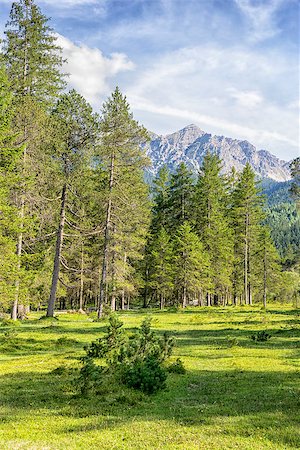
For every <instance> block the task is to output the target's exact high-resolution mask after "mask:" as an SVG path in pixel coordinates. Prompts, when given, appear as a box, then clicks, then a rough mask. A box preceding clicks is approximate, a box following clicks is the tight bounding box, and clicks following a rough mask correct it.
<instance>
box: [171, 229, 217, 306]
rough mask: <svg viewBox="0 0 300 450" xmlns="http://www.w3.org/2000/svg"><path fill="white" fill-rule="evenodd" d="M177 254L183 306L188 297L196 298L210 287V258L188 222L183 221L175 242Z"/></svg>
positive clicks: (178, 277)
mask: <svg viewBox="0 0 300 450" xmlns="http://www.w3.org/2000/svg"><path fill="white" fill-rule="evenodd" d="M174 249H175V256H176V262H175V266H176V278H175V279H176V288H177V289H178V293H179V298H180V299H181V304H182V307H183V308H185V307H186V305H187V301H188V299H191V298H196V297H197V296H199V294H200V293H201V292H202V291H205V290H207V289H209V279H208V271H209V258H208V255H207V253H206V251H205V249H204V247H203V245H202V243H201V242H200V240H199V238H198V236H197V235H196V233H194V232H193V231H192V228H191V225H190V224H189V223H188V222H185V223H183V224H182V225H181V226H180V227H179V229H178V232H177V234H176V237H175V242H174Z"/></svg>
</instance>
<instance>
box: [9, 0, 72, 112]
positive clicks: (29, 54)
mask: <svg viewBox="0 0 300 450" xmlns="http://www.w3.org/2000/svg"><path fill="white" fill-rule="evenodd" d="M48 22H49V19H48V18H47V17H45V16H44V15H43V14H42V13H41V11H40V8H39V7H38V6H37V5H35V3H34V1H33V0H19V1H18V2H13V4H12V8H11V12H10V18H9V21H8V22H7V24H6V31H5V35H6V39H5V41H4V56H5V61H6V65H7V71H8V76H9V79H10V81H11V85H12V87H13V92H14V96H15V97H16V101H18V102H19V101H20V99H24V97H26V96H27V95H29V96H30V97H31V98H33V99H35V100H36V101H37V103H42V104H44V105H47V106H51V105H53V104H54V102H55V99H56V98H57V96H58V94H59V93H60V92H61V90H62V89H63V87H64V85H65V83H64V81H63V77H62V75H61V73H60V69H61V67H62V64H63V58H62V57H61V51H62V50H61V48H60V47H59V46H58V45H57V44H56V40H57V37H56V36H55V34H54V32H53V30H52V28H51V27H49V25H48Z"/></svg>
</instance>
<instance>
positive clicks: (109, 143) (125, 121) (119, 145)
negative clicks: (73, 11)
mask: <svg viewBox="0 0 300 450" xmlns="http://www.w3.org/2000/svg"><path fill="white" fill-rule="evenodd" d="M100 131H101V145H100V158H101V159H102V161H103V162H104V164H105V165H106V168H107V172H108V178H109V179H108V186H107V200H106V219H105V231H104V245H103V254H102V270H101V281H100V292H99V307H98V317H101V316H102V309H103V305H104V304H106V303H107V302H108V296H109V294H110V297H111V307H112V309H115V302H116V294H117V292H116V288H117V282H116V277H117V273H116V270H117V259H118V257H119V255H118V254H117V253H118V252H117V249H118V246H119V242H122V241H123V243H124V239H123V238H122V237H121V235H124V231H123V230H126V228H128V226H130V221H132V220H133V221H135V219H134V217H136V216H137V215H138V216H141V213H140V211H141V209H142V210H143V211H144V212H145V205H146V204H147V199H148V195H147V192H146V190H145V189H144V188H143V182H142V171H143V169H144V168H145V167H146V166H147V165H148V164H149V162H148V159H147V158H146V157H145V155H144V153H143V152H142V150H141V148H140V144H141V143H142V142H144V141H145V140H147V138H148V135H147V132H146V130H145V128H144V127H142V126H140V125H139V124H138V122H136V121H135V120H134V119H133V116H132V113H131V112H130V109H129V104H128V102H127V100H126V97H125V96H123V95H122V93H121V92H120V90H119V88H116V89H115V91H114V92H113V93H112V95H111V97H110V98H109V99H108V100H107V101H106V102H105V103H104V105H103V109H102V120H101V125H100ZM130 174H132V177H130ZM130 178H131V183H129V184H128V180H129V179H130ZM141 183H142V184H141ZM136 187H137V190H136V193H137V194H138V195H137V196H135V188H136ZM129 188H130V194H131V198H129V196H128V195H127V193H126V192H127V190H128V189H129ZM141 191H143V192H141ZM147 209H148V208H147V206H146V210H147ZM148 214H149V213H148ZM142 215H144V216H145V217H144V219H146V221H147V220H148V219H147V214H146V215H145V214H142ZM144 219H143V220H142V221H140V220H137V222H136V225H135V234H139V227H141V228H142V229H144V228H145V223H144ZM127 233H128V236H127V237H128V238H129V239H130V236H133V235H132V232H131V231H130V230H129V232H128V231H127ZM142 234H143V232H142ZM126 248H127V245H126ZM122 252H123V263H124V264H125V265H126V264H127V257H128V255H127V252H126V250H125V248H123V250H122ZM109 275H110V283H109ZM109 290H110V292H109Z"/></svg>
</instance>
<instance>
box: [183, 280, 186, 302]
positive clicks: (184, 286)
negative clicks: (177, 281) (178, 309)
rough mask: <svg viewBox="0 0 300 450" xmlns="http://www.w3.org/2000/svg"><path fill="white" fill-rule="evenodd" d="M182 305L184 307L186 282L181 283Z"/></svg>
mask: <svg viewBox="0 0 300 450" xmlns="http://www.w3.org/2000/svg"><path fill="white" fill-rule="evenodd" d="M182 307H183V308H185V307H186V284H185V283H184V285H183V293H182Z"/></svg>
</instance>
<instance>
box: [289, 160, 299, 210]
mask: <svg viewBox="0 0 300 450" xmlns="http://www.w3.org/2000/svg"><path fill="white" fill-rule="evenodd" d="M290 170H291V175H292V178H293V182H292V185H291V189H290V192H291V194H292V196H293V197H294V198H295V200H296V205H297V206H298V207H300V157H298V158H295V159H294V160H293V161H292V162H291V164H290Z"/></svg>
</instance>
